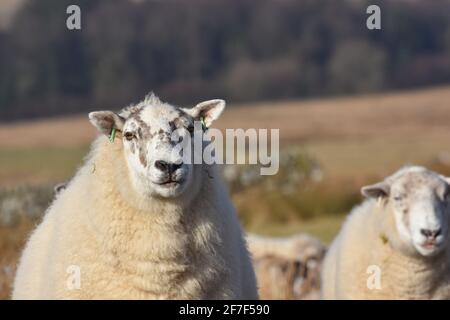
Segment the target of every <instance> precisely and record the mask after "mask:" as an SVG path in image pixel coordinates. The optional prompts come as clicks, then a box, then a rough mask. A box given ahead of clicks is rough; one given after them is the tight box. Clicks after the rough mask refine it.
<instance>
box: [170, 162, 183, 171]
mask: <svg viewBox="0 0 450 320" xmlns="http://www.w3.org/2000/svg"><path fill="white" fill-rule="evenodd" d="M182 165H183V163H171V164H170V165H169V172H170V173H173V172H175V171H176V170H177V169H179V168H181V166H182Z"/></svg>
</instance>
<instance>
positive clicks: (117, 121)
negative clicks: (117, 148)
mask: <svg viewBox="0 0 450 320" xmlns="http://www.w3.org/2000/svg"><path fill="white" fill-rule="evenodd" d="M89 120H90V121H91V123H92V124H93V125H94V126H95V127H96V128H97V129H98V131H100V132H101V133H103V134H106V135H107V136H108V135H110V134H111V130H112V129H117V130H120V131H122V129H123V125H124V123H125V119H124V118H123V117H121V116H119V115H118V114H117V113H114V112H112V111H95V112H91V113H89Z"/></svg>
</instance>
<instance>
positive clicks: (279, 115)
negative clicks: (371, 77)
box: [0, 86, 450, 185]
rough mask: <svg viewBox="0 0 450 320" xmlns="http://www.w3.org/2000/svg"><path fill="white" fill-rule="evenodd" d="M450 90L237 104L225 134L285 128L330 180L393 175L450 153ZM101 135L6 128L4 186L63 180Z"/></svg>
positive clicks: (74, 120) (71, 121)
mask: <svg viewBox="0 0 450 320" xmlns="http://www.w3.org/2000/svg"><path fill="white" fill-rule="evenodd" d="M448 101H450V86H445V87H439V88H433V89H425V90H418V91H405V92H394V93H389V94H385V95H370V96H356V97H347V98H336V99H323V100H322V99H318V100H310V101H286V102H273V103H271V102H266V103H261V104H248V105H233V104H230V105H229V108H228V109H227V110H226V112H225V113H224V115H223V117H222V118H221V119H220V120H219V121H218V122H217V127H219V128H221V129H225V128H280V138H281V140H282V142H281V147H283V146H286V145H290V144H301V145H303V146H304V147H305V148H306V149H307V150H308V151H309V152H310V153H311V154H312V155H313V156H315V157H316V158H317V159H318V160H319V161H320V162H321V163H322V165H323V166H324V168H325V170H327V172H328V174H329V175H332V176H339V177H347V178H348V177H353V178H355V177H358V176H367V175H379V174H386V173H387V172H389V171H391V170H393V169H395V167H397V166H399V165H401V164H403V163H408V162H415V163H426V162H427V161H430V160H432V159H433V158H434V157H436V156H438V155H439V154H441V153H442V152H443V151H446V150H450V139H448V137H450V112H449V105H448ZM95 134H96V132H95V130H94V128H93V127H92V126H91V125H90V123H89V121H88V119H87V116H86V115H79V116H73V117H63V118H56V119H48V120H40V121H34V122H20V123H13V124H8V125H2V126H0V148H2V152H1V154H0V185H5V184H11V183H14V184H21V183H26V182H45V181H47V182H48V181H58V180H59V179H65V178H67V176H70V174H71V172H73V170H74V169H75V168H76V166H77V165H79V164H80V161H81V159H82V157H83V155H84V154H85V153H86V151H87V148H88V145H89V143H90V142H91V141H92V139H93V138H94V137H95Z"/></svg>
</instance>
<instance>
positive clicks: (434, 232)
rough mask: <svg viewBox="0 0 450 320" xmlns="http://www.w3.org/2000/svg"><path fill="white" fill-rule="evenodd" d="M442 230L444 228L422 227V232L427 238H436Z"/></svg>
mask: <svg viewBox="0 0 450 320" xmlns="http://www.w3.org/2000/svg"><path fill="white" fill-rule="evenodd" d="M441 232H442V229H435V230H430V229H420V233H421V234H423V235H424V236H425V237H426V238H427V239H436V238H437V237H438V236H439V235H440V234H441Z"/></svg>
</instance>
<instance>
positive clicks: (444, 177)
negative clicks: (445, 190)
mask: <svg viewBox="0 0 450 320" xmlns="http://www.w3.org/2000/svg"><path fill="white" fill-rule="evenodd" d="M441 178H442V179H443V180H444V181H445V182H447V184H449V185H450V178H449V177H446V176H443V175H441Z"/></svg>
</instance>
